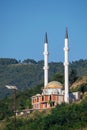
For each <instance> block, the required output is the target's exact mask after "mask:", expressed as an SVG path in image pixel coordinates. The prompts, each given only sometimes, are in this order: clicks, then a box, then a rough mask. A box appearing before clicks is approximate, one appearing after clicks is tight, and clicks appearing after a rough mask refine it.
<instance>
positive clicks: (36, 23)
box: [0, 0, 87, 62]
mask: <svg viewBox="0 0 87 130" xmlns="http://www.w3.org/2000/svg"><path fill="white" fill-rule="evenodd" d="M66 27H68V35H69V48H70V51H69V60H70V62H72V61H76V60H79V59H87V0H0V58H15V59H17V60H21V61H23V60H24V59H28V58H29V59H34V60H36V61H39V60H43V50H44V36H45V32H47V35H48V46H49V62H51V61H53V62H60V61H62V62H63V60H64V51H63V48H64V38H65V30H66Z"/></svg>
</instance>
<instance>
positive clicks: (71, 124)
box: [0, 98, 87, 130]
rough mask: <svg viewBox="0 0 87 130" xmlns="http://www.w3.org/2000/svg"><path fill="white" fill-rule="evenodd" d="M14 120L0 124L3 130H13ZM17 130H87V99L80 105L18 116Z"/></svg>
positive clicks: (60, 106)
mask: <svg viewBox="0 0 87 130" xmlns="http://www.w3.org/2000/svg"><path fill="white" fill-rule="evenodd" d="M13 128H14V120H13V118H10V117H8V118H7V119H5V120H4V121H1V122H0V129H1V130H13ZM16 128H17V130H20V129H21V130H80V129H81V130H87V98H85V99H84V100H83V101H81V102H80V103H73V104H61V105H58V106H57V107H56V108H53V109H48V110H43V111H41V112H39V111H35V112H33V113H31V114H29V115H25V116H20V117H19V116H18V117H17V122H16Z"/></svg>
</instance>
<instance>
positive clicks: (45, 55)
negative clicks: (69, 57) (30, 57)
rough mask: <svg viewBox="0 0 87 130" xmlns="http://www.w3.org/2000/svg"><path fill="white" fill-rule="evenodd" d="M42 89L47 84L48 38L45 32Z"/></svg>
mask: <svg viewBox="0 0 87 130" xmlns="http://www.w3.org/2000/svg"><path fill="white" fill-rule="evenodd" d="M43 54H44V67H43V69H44V87H46V86H47V84H48V69H49V67H48V38H47V32H46V33H45V39H44V53H43Z"/></svg>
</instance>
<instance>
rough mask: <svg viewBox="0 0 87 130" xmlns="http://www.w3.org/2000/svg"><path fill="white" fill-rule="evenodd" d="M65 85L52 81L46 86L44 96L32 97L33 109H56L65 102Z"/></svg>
mask: <svg viewBox="0 0 87 130" xmlns="http://www.w3.org/2000/svg"><path fill="white" fill-rule="evenodd" d="M62 91H63V85H62V84H61V83H60V82H57V81H51V82H49V83H48V84H47V86H45V88H44V89H43V92H42V94H36V95H35V96H32V106H33V109H45V108H50V107H55V106H56V105H57V104H61V103H62V102H64V94H63V92H62Z"/></svg>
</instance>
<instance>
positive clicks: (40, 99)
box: [32, 28, 80, 109]
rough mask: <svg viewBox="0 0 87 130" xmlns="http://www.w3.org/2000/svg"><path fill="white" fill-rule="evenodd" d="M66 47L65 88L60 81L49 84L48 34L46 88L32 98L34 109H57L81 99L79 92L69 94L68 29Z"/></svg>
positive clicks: (45, 65) (45, 47)
mask: <svg viewBox="0 0 87 130" xmlns="http://www.w3.org/2000/svg"><path fill="white" fill-rule="evenodd" d="M64 43H65V46H64V77H65V79H64V86H63V85H62V84H61V83H60V82H58V81H51V82H49V83H48V69H49V66H48V54H49V52H48V39H47V33H46V34H45V40H44V53H43V54H44V67H43V69H44V88H43V90H42V93H41V94H36V95H34V96H32V108H33V109H47V108H52V107H55V106H56V105H58V104H61V103H63V102H65V103H69V102H74V101H76V100H79V99H80V95H79V92H74V93H69V74H68V66H69V61H68V51H69V48H68V29H67V28H66V34H65V42H64Z"/></svg>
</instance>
